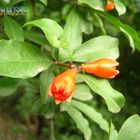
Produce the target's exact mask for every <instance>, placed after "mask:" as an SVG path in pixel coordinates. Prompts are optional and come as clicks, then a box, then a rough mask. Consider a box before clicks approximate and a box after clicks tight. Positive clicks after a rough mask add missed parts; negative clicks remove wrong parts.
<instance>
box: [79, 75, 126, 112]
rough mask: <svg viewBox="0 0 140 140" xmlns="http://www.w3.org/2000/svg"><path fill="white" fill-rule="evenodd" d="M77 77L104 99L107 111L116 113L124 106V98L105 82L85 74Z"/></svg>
mask: <svg viewBox="0 0 140 140" xmlns="http://www.w3.org/2000/svg"><path fill="white" fill-rule="evenodd" d="M79 75H80V76H81V78H82V79H84V81H85V82H86V83H87V85H88V86H89V87H90V88H91V89H92V90H93V91H94V92H95V93H97V94H99V95H100V96H102V97H103V98H104V100H105V102H106V104H107V107H108V109H109V111H111V112H113V113H117V112H119V111H120V109H121V108H122V107H123V106H124V103H125V99H124V96H123V95H122V94H121V93H120V92H119V91H117V90H115V89H113V88H112V87H111V85H110V83H109V82H108V81H107V80H105V79H99V78H96V77H94V76H91V75H87V74H79Z"/></svg>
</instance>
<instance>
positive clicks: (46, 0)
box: [39, 0, 48, 6]
mask: <svg viewBox="0 0 140 140" xmlns="http://www.w3.org/2000/svg"><path fill="white" fill-rule="evenodd" d="M39 1H40V2H42V3H43V4H44V5H45V6H47V3H48V0H39Z"/></svg>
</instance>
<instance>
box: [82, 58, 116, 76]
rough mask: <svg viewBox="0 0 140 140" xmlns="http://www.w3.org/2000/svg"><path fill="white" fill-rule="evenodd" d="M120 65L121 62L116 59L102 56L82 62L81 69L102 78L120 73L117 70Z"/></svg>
mask: <svg viewBox="0 0 140 140" xmlns="http://www.w3.org/2000/svg"><path fill="white" fill-rule="evenodd" d="M118 65H119V63H118V62H117V61H116V60H112V59H108V58H102V59H99V60H96V61H93V62H88V63H85V64H82V66H81V69H82V70H83V71H85V72H87V73H90V74H93V75H96V76H98V77H100V78H114V77H115V76H116V75H118V74H119V71H118V70H116V66H118Z"/></svg>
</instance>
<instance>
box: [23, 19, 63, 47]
mask: <svg viewBox="0 0 140 140" xmlns="http://www.w3.org/2000/svg"><path fill="white" fill-rule="evenodd" d="M27 25H32V26H37V27H38V28H40V29H41V30H42V31H43V32H44V34H45V36H46V38H47V39H48V41H49V43H50V44H51V45H52V46H53V47H62V45H61V41H60V39H61V37H62V35H63V29H62V28H61V26H60V25H59V24H57V23H56V22H55V21H54V20H51V19H47V18H42V19H38V20H33V21H29V22H26V23H25V24H24V26H27Z"/></svg>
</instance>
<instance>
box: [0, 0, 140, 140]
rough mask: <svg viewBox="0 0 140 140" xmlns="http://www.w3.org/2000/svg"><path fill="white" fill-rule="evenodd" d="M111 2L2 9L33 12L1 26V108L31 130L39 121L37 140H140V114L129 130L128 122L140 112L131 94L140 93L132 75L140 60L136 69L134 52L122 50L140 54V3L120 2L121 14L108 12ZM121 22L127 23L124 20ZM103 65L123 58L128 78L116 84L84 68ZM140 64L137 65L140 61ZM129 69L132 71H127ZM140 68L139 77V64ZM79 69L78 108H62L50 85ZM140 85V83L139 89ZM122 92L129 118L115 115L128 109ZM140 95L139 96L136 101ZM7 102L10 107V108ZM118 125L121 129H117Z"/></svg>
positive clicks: (74, 0)
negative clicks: (70, 70)
mask: <svg viewBox="0 0 140 140" xmlns="http://www.w3.org/2000/svg"><path fill="white" fill-rule="evenodd" d="M106 2H107V1H103V0H71V1H58V0H52V1H47V0H39V1H34V0H33V1H26V0H19V1H17V0H15V1H14V0H11V1H9V2H6V1H4V0H3V1H1V2H0V6H5V7H6V6H17V7H18V6H19V7H20V6H23V5H28V12H27V13H26V15H25V16H16V17H15V16H13V17H12V18H11V17H10V16H4V17H3V19H2V22H1V23H0V24H1V26H0V31H1V34H0V37H1V40H0V76H1V77H0V105H1V106H2V107H1V108H5V106H6V107H7V108H10V109H11V110H12V109H13V110H14V111H13V112H14V113H15V114H16V115H15V114H14V116H18V115H19V116H20V117H21V118H22V119H23V120H24V121H25V122H26V123H27V124H25V125H29V126H28V127H31V124H30V119H31V118H32V117H33V118H34V116H35V118H37V119H35V120H36V123H37V131H36V132H34V133H35V135H36V136H37V139H46V138H47V139H50V140H53V137H54V135H55V136H56V138H57V139H58V140H59V139H61V140H75V139H76V140H78V139H79V140H81V139H85V140H92V139H97V140H98V139H102V140H106V135H108V138H109V140H126V139H127V140H139V139H140V135H139V131H140V119H139V116H138V115H133V116H132V117H130V118H129V119H128V120H127V121H126V122H125V123H124V124H123V125H122V122H123V121H124V118H126V116H128V115H130V112H129V111H130V110H132V111H133V113H134V111H137V110H138V109H137V108H138V107H137V106H134V107H136V109H134V110H133V109H132V105H131V104H130V102H129V101H131V100H132V97H133V96H132V94H127V93H133V92H134V93H135V92H136V93H139V85H138V84H137V83H139V80H140V77H139V72H137V73H135V71H134V70H131V66H132V64H134V63H135V60H133V61H132V62H131V59H129V57H130V55H132V54H130V50H128V52H126V51H127V50H126V48H123V47H122V46H131V47H132V49H133V51H134V50H135V49H136V50H138V51H139V50H140V38H139V30H140V28H139V29H138V30H137V27H138V25H139V21H138V17H137V15H139V10H138V9H139V8H137V7H136V2H137V0H135V2H134V1H131V2H130V3H131V4H129V0H122V1H121V0H114V1H113V2H114V4H115V9H114V10H112V11H109V12H106V11H105V6H106ZM137 6H138V5H137ZM126 9H128V10H127V11H126ZM131 10H132V12H131ZM124 14H125V16H124ZM120 15H122V16H121V17H119V16H120ZM127 22H128V23H127ZM135 22H136V23H135ZM109 23H111V24H112V26H111V27H110V28H109V29H110V30H111V31H112V33H111V32H108V29H107V26H110V24H109ZM21 25H23V28H22V27H21ZM133 25H134V26H133ZM31 26H35V27H37V28H32V27H31ZM1 27H2V29H1ZM3 27H4V28H3ZM115 27H117V28H119V30H117V29H116V28H115ZM132 27H135V28H136V29H134V28H132ZM40 29H41V30H40ZM113 32H114V33H113ZM121 32H122V33H123V34H124V35H125V36H126V37H127V38H128V41H129V43H127V42H128V41H126V39H125V38H124V37H123V36H121ZM118 40H119V41H118ZM119 42H120V44H119ZM128 44H129V45H128ZM118 46H120V49H119V48H118ZM119 50H120V51H119ZM120 54H121V55H120ZM119 56H121V57H120V58H119ZM100 58H110V59H118V58H119V61H120V66H121V67H120V69H121V73H122V74H120V77H118V78H116V79H115V80H114V81H113V82H112V80H111V82H109V81H108V80H106V79H101V78H97V77H95V76H93V75H89V74H85V73H84V72H83V71H81V67H80V66H81V64H82V63H85V62H89V61H95V60H97V59H100ZM138 58H139V57H138ZM138 58H137V59H136V60H139V59H138ZM126 60H127V61H126ZM126 63H127V64H128V63H131V65H129V66H127V65H126ZM58 65H59V66H58ZM135 65H136V67H135V69H137V70H138V63H136V64H135ZM64 67H67V68H64ZM72 67H77V69H78V74H77V78H76V87H75V90H74V92H73V98H72V101H71V102H70V103H67V102H62V103H61V105H60V106H59V105H58V106H56V105H55V103H54V99H53V98H52V97H50V96H48V90H49V88H50V85H51V84H52V81H53V79H54V77H55V76H56V75H59V74H60V73H62V72H64V71H65V70H66V69H68V68H72ZM122 67H123V68H122ZM123 69H125V71H124V72H123ZM124 73H125V74H126V75H127V76H126V77H125V76H124V75H123V74H124ZM131 75H132V76H131ZM123 76H124V77H123ZM128 77H129V78H128ZM17 78H20V79H17ZM31 78H32V79H31ZM23 79H26V80H23ZM136 79H137V80H136ZM134 80H136V81H137V82H136V83H135V82H134V83H133V81H134ZM131 81H132V83H133V86H132V85H131V84H130V83H131ZM127 83H128V85H127ZM125 84H126V85H125ZM112 86H113V87H114V88H116V89H119V90H120V91H117V90H115V89H114V88H112ZM134 87H135V88H134ZM131 88H132V89H131ZM130 89H131V90H130ZM65 90H67V89H65ZM121 92H124V94H125V95H126V103H127V104H126V106H125V108H124V109H123V110H122V112H123V111H124V110H127V111H128V110H129V111H128V112H129V113H127V111H126V112H125V111H124V112H123V113H124V114H125V115H124V116H123V115H122V114H123V113H122V112H120V114H119V115H118V116H117V115H114V114H113V113H119V111H120V110H121V109H122V108H123V107H124V104H125V99H124V96H123V94H122V93H121ZM125 92H126V93H125ZM98 95H99V96H98ZM100 96H101V97H102V98H103V100H102V98H100ZM137 96H138V95H137ZM137 96H136V97H133V98H134V101H135V99H137ZM138 97H139V96H138ZM3 99H4V100H3ZM130 99H131V100H130ZM138 99H139V98H138ZM9 100H10V101H11V102H9ZM6 101H7V102H6ZM134 101H132V102H134ZM4 103H5V104H6V105H3V104H4ZM13 103H14V104H13ZM138 103H139V100H138ZM11 105H12V106H11ZM105 105H107V108H106V106H105ZM127 106H128V107H127ZM1 108H0V113H1ZM129 108H130V109H129ZM2 112H3V110H2ZM137 112H138V111H137ZM121 113H122V114H121ZM131 114H132V113H131ZM114 116H116V117H114ZM40 118H41V119H40ZM116 118H118V120H117V119H116ZM120 118H121V119H120ZM110 120H112V121H113V122H111V123H110ZM53 123H55V124H53ZM73 123H75V124H76V126H77V128H79V130H78V129H76V127H75V125H74V124H73ZM109 124H110V125H109ZM121 125H122V127H121V129H120V131H119V132H117V130H116V129H115V126H116V128H119V127H120V126H121ZM54 126H55V128H54ZM118 126H119V127H118ZM101 129H102V130H103V131H104V132H103V131H102V130H101ZM100 130H101V131H100ZM118 130H119V129H118ZM54 131H55V133H54ZM80 131H81V132H80ZM92 132H93V134H92ZM72 134H73V135H72ZM82 134H83V135H82ZM83 137H84V138H83ZM94 137H95V138H94ZM0 139H1V134H0Z"/></svg>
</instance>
